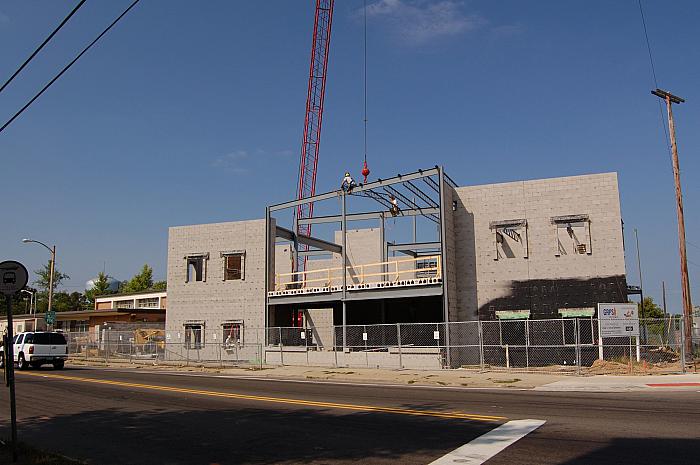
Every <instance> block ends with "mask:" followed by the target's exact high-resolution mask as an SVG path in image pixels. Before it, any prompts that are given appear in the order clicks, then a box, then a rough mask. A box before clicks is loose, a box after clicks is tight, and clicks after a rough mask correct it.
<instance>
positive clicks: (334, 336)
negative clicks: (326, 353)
mask: <svg viewBox="0 0 700 465" xmlns="http://www.w3.org/2000/svg"><path fill="white" fill-rule="evenodd" d="M337 329H338V328H337V327H336V326H333V355H334V356H335V367H336V368H338V341H337V338H336V334H335V333H336V332H337Z"/></svg>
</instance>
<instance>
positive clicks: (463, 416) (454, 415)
mask: <svg viewBox="0 0 700 465" xmlns="http://www.w3.org/2000/svg"><path fill="white" fill-rule="evenodd" d="M19 374H22V375H27V376H36V377H39V378H54V379H61V380H65V381H79V382H83V383H93V384H105V385H109V386H121V387H130V388H138V389H148V390H154V391H167V392H177V393H182V394H195V395H200V396H209V397H224V398H228V399H243V400H254V401H258V402H274V403H279V404H292V405H307V406H311V407H327V408H336V409H344V410H358V411H365V412H382V413H395V414H400V415H415V416H427V417H439V418H451V419H459V420H475V421H504V420H507V418H506V417H498V416H489V415H477V414H472V413H464V412H440V411H434V410H415V409H407V408H401V407H377V406H373V405H355V404H339V403H336V402H321V401H314V400H303V399H289V398H284V397H267V396H254V395H248V394H236V393H233V392H220V391H203V390H199V389H186V388H179V387H172V386H161V385H155V384H141V383H128V382H125V381H113V380H108V379H96V378H83V377H80V376H67V375H57V374H49V373H30V372H19Z"/></svg>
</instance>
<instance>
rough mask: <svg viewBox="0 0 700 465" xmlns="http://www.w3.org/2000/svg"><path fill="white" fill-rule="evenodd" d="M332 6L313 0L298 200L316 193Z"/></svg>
mask: <svg viewBox="0 0 700 465" xmlns="http://www.w3.org/2000/svg"><path fill="white" fill-rule="evenodd" d="M333 3H334V0H316V14H315V18H314V37H313V42H312V45H311V67H310V70H309V89H308V93H307V96H306V118H305V119H304V139H303V142H302V145H301V162H300V164H299V184H298V186H297V187H298V190H297V199H303V198H306V197H311V196H313V195H314V194H315V193H316V171H317V169H318V149H319V145H320V143H321V122H322V120H323V100H324V96H325V93H326V73H327V71H328V48H329V45H330V42H331V23H332V20H333ZM313 214H314V204H313V203H306V204H302V205H299V206H298V207H297V211H296V217H297V220H300V219H304V218H311V217H313ZM297 234H303V235H305V236H310V235H311V225H310V224H298V223H297ZM304 249H306V246H304ZM305 265H306V258H305V257H304V258H298V259H297V263H296V266H297V270H299V271H300V270H303V269H305V268H306V267H305Z"/></svg>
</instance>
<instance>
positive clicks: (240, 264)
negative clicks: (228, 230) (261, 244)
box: [221, 251, 245, 281]
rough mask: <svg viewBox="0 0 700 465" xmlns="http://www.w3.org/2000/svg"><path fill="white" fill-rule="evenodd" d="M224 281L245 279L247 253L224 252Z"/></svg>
mask: <svg viewBox="0 0 700 465" xmlns="http://www.w3.org/2000/svg"><path fill="white" fill-rule="evenodd" d="M221 257H222V258H223V261H224V281H236V280H243V279H245V252H239V251H236V252H222V253H221Z"/></svg>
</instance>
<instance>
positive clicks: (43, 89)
mask: <svg viewBox="0 0 700 465" xmlns="http://www.w3.org/2000/svg"><path fill="white" fill-rule="evenodd" d="M139 1H141V0H134V1H133V2H132V3H131V5H129V6H128V8H127V9H126V10H124V11H123V12H122V14H120V15H119V16H117V19H115V20H114V21H112V23H111V24H110V25H109V26H107V27H106V28H105V29H104V30H103V31H102V32H101V33H100V35H98V36H97V37H95V39H94V40H93V41H92V42H90V43H89V44H88V46H87V47H85V48H84V49H83V50H82V51H81V52H80V53H79V54H78V55H77V56H76V57H75V58H73V60H71V61H70V62H69V63H68V64H67V65H66V66H64V67H63V69H62V70H61V71H60V72H59V73H58V74H57V75H56V76H54V78H53V79H51V80H50V81H49V82H48V83H47V84H46V85H45V86H44V87H42V89H41V90H40V91H39V92H37V94H36V95H34V97H32V99H31V100H29V102H27V103H26V104H25V105H24V106H23V107H22V108H20V110H19V111H18V112H17V113H15V114H14V115H13V116H12V118H10V119H9V120H8V121H7V122H6V123H5V124H3V125H2V127H0V132H2V131H4V130H5V128H7V127H8V126H9V125H10V124H12V122H13V121H14V120H15V119H17V117H18V116H19V115H21V114H22V113H23V112H24V110H26V109H27V108H29V106H30V105H31V104H32V103H34V101H36V99H38V98H39V97H41V95H42V94H43V93H44V92H46V90H47V89H48V88H49V87H51V85H52V84H53V83H54V82H56V81H57V80H58V79H59V78H60V77H61V76H63V73H65V72H66V71H68V70H69V69H70V67H71V66H73V65H74V64H75V62H76V61H78V60H79V59H80V57H82V56H83V55H84V54H85V53H86V52H87V51H88V50H90V48H91V47H92V46H93V45H95V44H96V43H97V41H99V40H100V39H101V38H102V36H104V35H105V34H107V32H109V30H110V29H112V27H114V25H115V24H117V23H118V22H119V20H120V19H122V18H123V17H124V16H125V15H126V14H127V13H128V12H129V11H130V10H131V9H132V8H133V7H134V6H136V4H137V3H138V2H139Z"/></svg>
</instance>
